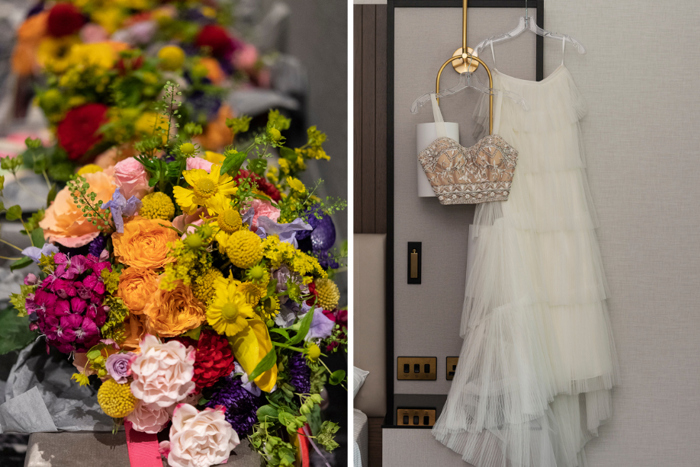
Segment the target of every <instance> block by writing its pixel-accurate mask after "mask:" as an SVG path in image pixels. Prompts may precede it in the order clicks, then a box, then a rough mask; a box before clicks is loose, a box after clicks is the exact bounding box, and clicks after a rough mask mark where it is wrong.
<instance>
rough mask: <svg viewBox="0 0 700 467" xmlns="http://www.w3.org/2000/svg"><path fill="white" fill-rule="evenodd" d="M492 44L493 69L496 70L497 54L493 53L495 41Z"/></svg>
mask: <svg viewBox="0 0 700 467" xmlns="http://www.w3.org/2000/svg"><path fill="white" fill-rule="evenodd" d="M490 44H491V58H493V67H494V68H496V53H495V52H494V51H493V41H491V42H490Z"/></svg>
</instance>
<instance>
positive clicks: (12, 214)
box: [5, 204, 22, 221]
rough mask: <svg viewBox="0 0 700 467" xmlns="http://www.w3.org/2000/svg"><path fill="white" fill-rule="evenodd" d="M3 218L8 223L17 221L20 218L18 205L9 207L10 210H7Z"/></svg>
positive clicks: (20, 211)
mask: <svg viewBox="0 0 700 467" xmlns="http://www.w3.org/2000/svg"><path fill="white" fill-rule="evenodd" d="M5 217H6V218H7V220H8V221H16V220H17V219H21V218H22V208H21V207H19V205H17V204H15V205H14V206H12V207H10V209H8V210H7V213H6V214H5Z"/></svg>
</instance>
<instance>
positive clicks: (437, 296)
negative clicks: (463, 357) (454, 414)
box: [394, 8, 535, 394]
mask: <svg viewBox="0 0 700 467" xmlns="http://www.w3.org/2000/svg"><path fill="white" fill-rule="evenodd" d="M534 13H535V12H534V11H533V14H534ZM520 14H521V11H520V10H517V9H504V8H472V9H470V11H469V17H468V21H469V23H468V29H467V30H468V43H469V44H474V45H476V44H477V43H478V42H479V40H481V39H482V38H484V37H489V36H492V35H494V34H496V33H498V32H501V31H506V30H508V29H510V28H512V27H513V26H512V25H514V24H516V23H517V20H518V17H519V16H520ZM394 36H395V55H394V66H395V72H394V76H395V84H394V87H395V89H394V119H395V120H394V180H395V181H394V211H395V212H394V216H395V221H394V229H395V230H394V231H395V244H394V254H395V258H396V260H395V282H394V284H395V307H394V313H395V319H394V326H395V331H394V335H395V345H394V351H395V355H396V356H426V357H437V361H438V367H437V374H438V379H437V381H396V382H395V383H394V384H395V392H396V393H399V394H402V393H412V394H447V392H448V391H449V388H450V383H451V382H450V381H447V379H446V378H445V357H448V356H456V355H459V351H460V349H461V346H462V339H461V338H460V337H459V323H460V319H461V316H462V301H463V300H464V279H465V271H466V263H467V230H468V228H469V224H470V223H471V221H472V218H473V215H474V206H467V205H462V206H441V205H440V203H439V202H438V200H437V198H418V191H417V182H416V179H417V171H418V165H417V163H416V160H417V153H416V124H417V123H423V122H431V121H433V113H432V111H431V109H430V105H426V106H424V107H423V108H422V109H421V110H420V112H419V113H418V114H416V115H414V114H411V112H410V108H411V103H412V102H413V100H414V99H415V98H417V97H418V96H420V95H422V94H424V93H426V92H431V91H433V92H434V89H435V76H436V74H437V71H438V70H439V68H440V66H441V65H442V64H443V63H444V62H445V60H447V59H448V58H449V57H450V56H451V55H452V53H453V52H454V51H455V50H456V49H457V48H459V47H460V46H461V42H462V41H461V37H462V15H461V10H460V9H457V8H397V9H396V17H395V30H394ZM534 37H535V36H534V35H531V36H524V37H523V38H522V39H521V40H518V41H513V42H511V43H509V44H507V45H504V46H503V47H502V48H501V49H499V50H498V55H497V57H496V58H497V59H498V65H499V70H501V71H503V72H504V73H507V74H510V75H512V76H517V77H520V78H525V79H534V78H535V39H534ZM482 58H484V60H485V61H486V62H487V63H488V64H491V55H490V51H489V53H488V54H482ZM477 74H478V76H479V77H480V79H481V80H482V82H483V83H488V78H487V75H486V72H485V71H483V70H481V71H479V72H477ZM457 80H458V75H457V73H455V71H454V70H453V69H452V67H450V66H449V65H448V68H446V69H445V71H444V72H443V74H442V82H441V86H442V89H446V88H448V87H451V86H453V85H454V84H456V83H457ZM480 98H481V94H480V93H479V92H477V91H474V90H471V89H467V90H465V91H462V92H461V93H460V94H458V95H455V96H451V97H448V98H445V99H441V109H442V113H443V116H444V117H445V121H450V122H458V123H459V125H460V142H461V143H462V144H465V145H471V144H473V143H474V142H475V139H474V137H473V136H472V133H473V129H474V123H473V119H472V113H473V111H474V107H475V105H476V103H477V101H478V100H479V99H480ZM409 241H419V242H422V243H423V263H422V266H423V271H422V276H423V277H422V284H420V285H409V284H407V283H406V263H407V258H406V243H407V242H409ZM394 374H396V373H394Z"/></svg>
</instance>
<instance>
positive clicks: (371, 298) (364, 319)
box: [353, 234, 386, 417]
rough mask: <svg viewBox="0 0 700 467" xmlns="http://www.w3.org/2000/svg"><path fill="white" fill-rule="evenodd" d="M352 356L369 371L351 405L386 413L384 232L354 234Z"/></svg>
mask: <svg viewBox="0 0 700 467" xmlns="http://www.w3.org/2000/svg"><path fill="white" fill-rule="evenodd" d="M353 255H354V266H353V267H354V273H353V274H354V276H353V277H354V295H355V296H354V299H355V300H354V310H353V326H354V339H355V345H354V348H355V349H354V352H355V353H354V358H355V366H356V367H358V368H361V369H363V370H367V371H369V375H368V376H367V380H366V381H365V384H364V386H362V389H360V392H358V393H357V396H356V397H355V408H357V409H360V410H361V411H363V412H364V413H365V414H367V416H368V417H384V416H385V415H386V334H385V330H386V322H385V308H386V303H385V298H386V290H385V273H386V271H385V268H386V264H385V258H386V235H385V234H355V236H354V253H353Z"/></svg>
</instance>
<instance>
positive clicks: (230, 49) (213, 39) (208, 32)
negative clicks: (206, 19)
mask: <svg viewBox="0 0 700 467" xmlns="http://www.w3.org/2000/svg"><path fill="white" fill-rule="evenodd" d="M195 44H197V47H209V48H210V49H211V54H212V55H213V56H214V57H216V58H224V59H227V60H228V59H230V58H231V56H232V55H233V53H234V52H235V51H236V50H237V49H238V48H239V47H238V45H237V43H236V42H235V41H234V40H233V38H232V37H231V36H229V34H228V32H226V29H224V28H222V27H221V26H217V25H215V24H207V25H206V26H204V27H203V28H202V29H201V30H200V31H199V34H197V38H196V39H195Z"/></svg>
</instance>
